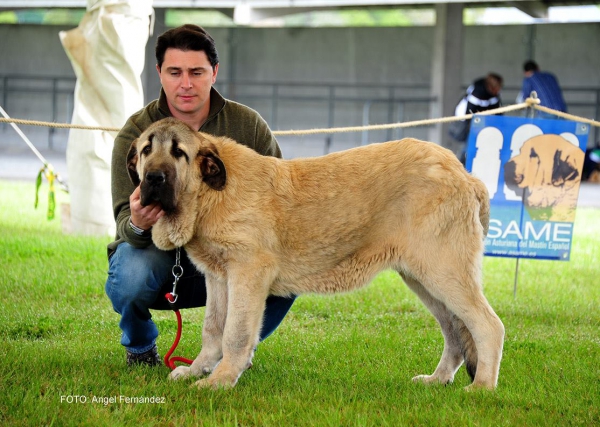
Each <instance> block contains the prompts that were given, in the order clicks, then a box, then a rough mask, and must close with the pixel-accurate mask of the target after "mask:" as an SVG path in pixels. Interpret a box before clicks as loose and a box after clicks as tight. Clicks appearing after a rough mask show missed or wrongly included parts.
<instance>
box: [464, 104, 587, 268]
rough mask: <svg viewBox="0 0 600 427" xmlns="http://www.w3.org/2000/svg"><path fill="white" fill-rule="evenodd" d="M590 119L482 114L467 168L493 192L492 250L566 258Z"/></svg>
mask: <svg viewBox="0 0 600 427" xmlns="http://www.w3.org/2000/svg"><path fill="white" fill-rule="evenodd" d="M589 128H590V127H589V125H587V124H585V123H578V122H572V121H568V120H546V119H531V118H529V119H528V118H523V117H505V116H479V115H477V116H475V117H474V118H473V120H472V123H471V132H470V134H469V139H468V144H467V162H466V168H467V170H468V171H470V172H471V173H472V174H473V175H475V176H477V177H478V178H479V179H481V180H482V181H483V182H484V183H485V185H486V187H487V189H488V191H489V194H490V203H491V213H490V228H489V232H488V235H487V237H486V239H485V255H488V256H498V257H512V258H536V259H551V260H562V261H567V260H569V258H570V254H571V240H572V236H573V223H574V221H575V211H576V209H577V199H578V197H579V185H580V182H581V173H582V169H583V161H584V156H585V149H586V146H587V139H588V135H589V130H590V129H589Z"/></svg>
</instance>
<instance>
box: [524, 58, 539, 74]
mask: <svg viewBox="0 0 600 427" xmlns="http://www.w3.org/2000/svg"><path fill="white" fill-rule="evenodd" d="M539 70H540V67H538V64H537V62H535V61H532V60H531V59H530V60H529V61H525V63H524V64H523V71H525V72H526V73H528V72H530V71H539Z"/></svg>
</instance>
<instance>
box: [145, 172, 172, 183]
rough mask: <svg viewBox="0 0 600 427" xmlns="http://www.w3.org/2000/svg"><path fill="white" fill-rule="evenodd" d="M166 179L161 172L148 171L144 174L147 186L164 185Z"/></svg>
mask: <svg viewBox="0 0 600 427" xmlns="http://www.w3.org/2000/svg"><path fill="white" fill-rule="evenodd" d="M166 179H167V177H166V175H165V174H164V172H162V171H150V172H148V173H147V174H146V182H147V183H148V185H154V186H159V185H162V184H164V183H165V181H166Z"/></svg>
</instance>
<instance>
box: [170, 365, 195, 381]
mask: <svg viewBox="0 0 600 427" xmlns="http://www.w3.org/2000/svg"><path fill="white" fill-rule="evenodd" d="M190 375H191V369H190V368H189V366H178V367H176V368H175V369H173V370H172V371H171V373H170V374H169V379H170V380H174V381H175V380H181V379H184V378H187V377H189V376H190Z"/></svg>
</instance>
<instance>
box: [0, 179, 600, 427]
mask: <svg viewBox="0 0 600 427" xmlns="http://www.w3.org/2000/svg"><path fill="white" fill-rule="evenodd" d="M44 191H45V188H42V199H41V200H42V203H41V206H40V207H39V208H38V209H37V210H35V209H34V208H33V200H34V193H35V188H34V185H33V184H31V183H15V182H6V181H0V200H2V202H1V206H2V209H0V294H1V295H2V296H3V298H2V302H1V303H0V306H1V307H2V310H0V339H1V342H2V345H0V425H11V426H12V425H17V426H18V425H23V426H29V425H31V426H42V425H55V426H71V425H89V426H130V425H134V426H137V425H143V426H154V425H156V426H164V425H171V426H182V425H201V426H204V425H206V426H401V425H436V426H446V425H447V426H465V425H466V426H469V425H472V426H503V425H506V426H544V425H548V426H556V425H560V426H562V425H582V426H591V425H600V310H599V308H600V279H599V278H600V210H594V209H583V208H582V209H579V210H578V212H577V219H576V223H575V236H574V239H573V249H572V253H571V261H568V262H554V261H536V260H521V261H520V265H519V272H518V290H517V295H516V297H515V296H514V295H513V283H514V277H515V260H514V259H505V258H486V259H485V260H484V287H485V293H486V296H487V297H488V300H489V301H490V303H491V305H492V306H493V307H494V309H495V310H496V312H497V313H498V315H499V316H500V318H501V319H502V320H503V322H504V324H505V326H506V342H505V347H504V357H503V361H502V366H501V369H500V379H499V385H498V389H497V390H496V391H495V392H487V391H477V392H465V391H464V390H463V388H464V387H465V386H466V385H468V384H469V378H468V376H467V374H466V372H465V370H464V368H461V370H460V371H459V373H458V374H457V377H456V379H455V382H454V384H452V385H449V386H439V385H438V386H425V385H422V384H414V383H412V382H411V378H412V377H413V376H415V375H417V374H423V373H431V372H433V370H434V369H435V366H436V364H437V362H438V360H439V357H440V355H441V351H442V346H443V341H442V337H441V334H440V332H439V327H438V326H437V324H436V322H435V320H434V319H433V317H432V316H431V315H430V314H429V312H428V311H427V310H426V309H425V308H424V307H423V305H422V304H421V303H420V301H419V300H418V299H417V298H416V297H415V296H414V295H413V294H412V293H411V292H410V291H409V290H408V289H407V288H406V286H405V285H404V284H403V283H402V281H401V280H400V279H399V278H398V276H397V275H396V274H394V273H392V272H384V273H382V274H380V275H379V276H378V277H377V279H376V280H375V281H374V283H372V284H371V285H370V286H369V287H367V288H365V289H363V290H361V291H358V292H354V293H350V294H346V295H337V296H327V297H324V296H302V297H300V298H298V300H297V302H296V303H295V304H294V306H293V307H292V310H291V311H290V313H289V315H288V316H287V318H286V319H285V321H284V322H283V324H282V325H281V327H280V328H279V329H278V330H277V332H276V333H275V334H273V335H272V336H271V337H270V338H269V339H268V340H266V341H265V342H264V343H262V344H261V345H260V346H259V347H258V351H257V353H256V356H255V358H254V366H253V368H252V369H250V370H249V371H247V372H246V373H244V375H243V376H242V377H241V379H240V381H239V383H238V385H237V386H236V387H235V388H234V389H232V390H226V391H223V390H221V391H212V390H197V389H195V388H190V385H191V383H192V382H191V381H182V382H170V381H167V379H166V377H167V374H168V368H166V367H160V368H154V369H150V368H142V367H140V368H135V369H129V368H127V367H126V364H125V354H124V351H123V349H122V348H121V346H120V344H119V338H120V330H119V328H118V316H117V315H116V314H115V313H114V312H113V311H112V308H111V306H110V303H109V301H108V298H107V297H106V296H105V294H104V282H105V278H106V269H107V261H106V250H105V248H106V244H107V243H108V242H109V240H110V238H108V237H106V238H98V237H94V238H92V237H77V236H71V235H63V234H62V232H61V224H60V217H59V216H58V217H57V218H56V219H54V220H52V221H47V220H46V206H45V204H44V203H45V199H44V197H45V193H44ZM65 201H68V196H67V195H65V194H59V196H58V203H59V204H60V203H61V202H65ZM203 313H204V310H203V309H193V310H184V311H183V312H182V316H183V320H184V330H183V338H182V342H181V344H180V347H179V349H178V350H177V352H176V353H177V354H178V355H181V356H185V357H191V358H193V357H194V356H195V355H196V354H197V352H198V351H199V347H200V332H201V327H202V318H203ZM154 318H155V320H156V322H157V324H158V327H159V329H160V331H161V335H160V337H159V342H158V345H159V348H160V350H161V354H164V352H165V351H166V350H167V349H168V347H169V346H170V345H171V343H172V341H173V338H174V335H175V331H176V322H175V316H174V314H173V313H172V312H168V311H167V312H155V317H154Z"/></svg>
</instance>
